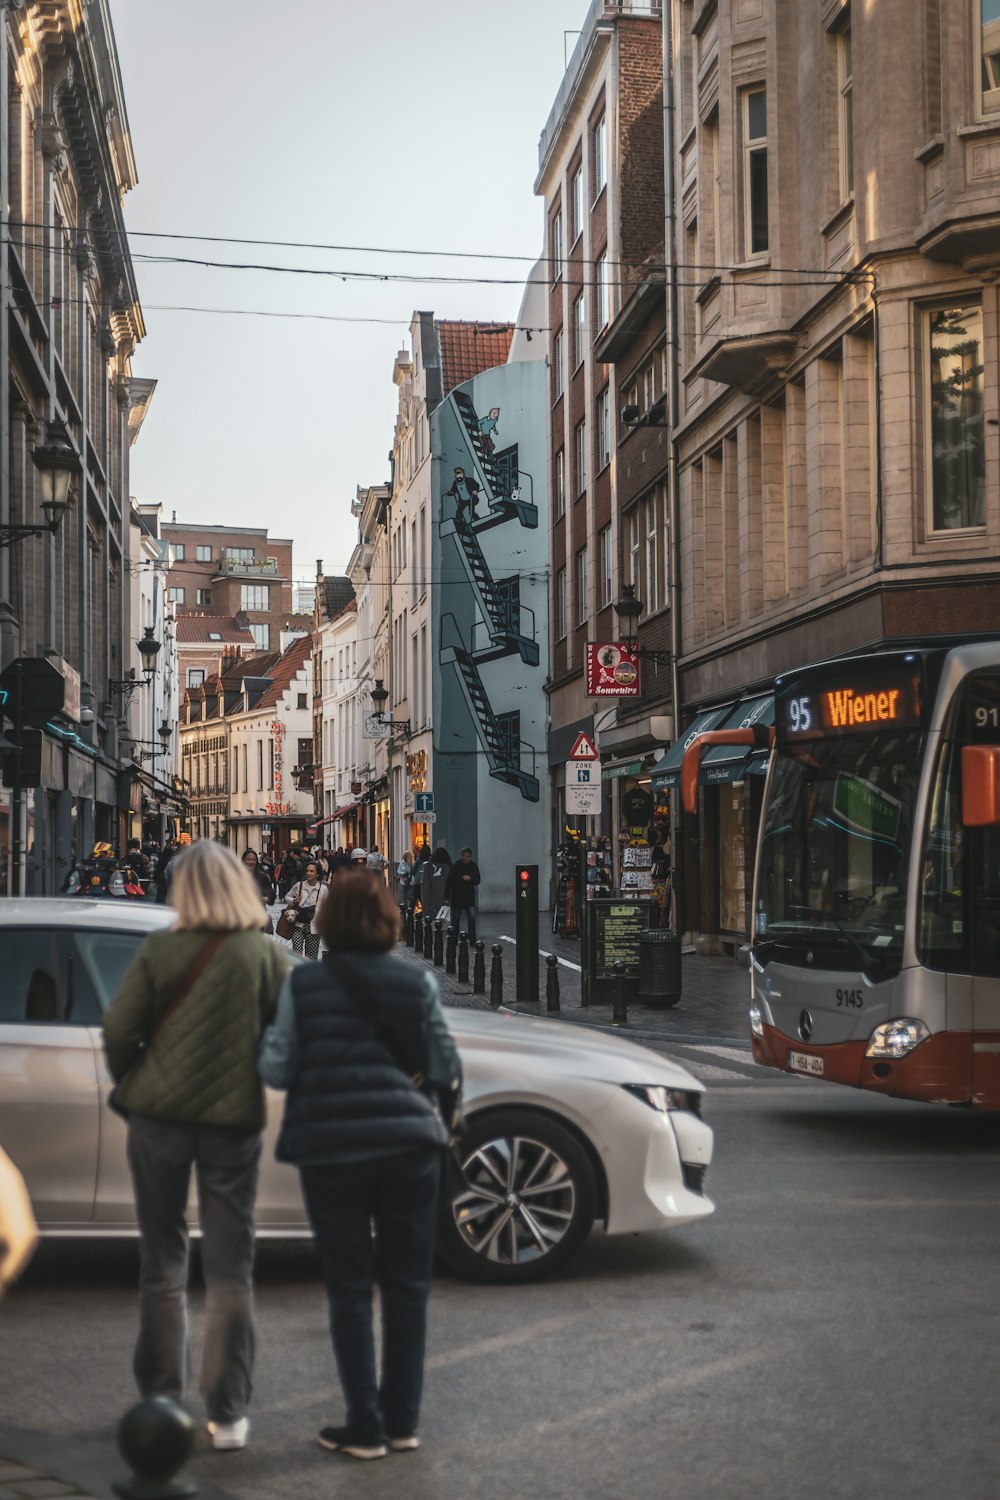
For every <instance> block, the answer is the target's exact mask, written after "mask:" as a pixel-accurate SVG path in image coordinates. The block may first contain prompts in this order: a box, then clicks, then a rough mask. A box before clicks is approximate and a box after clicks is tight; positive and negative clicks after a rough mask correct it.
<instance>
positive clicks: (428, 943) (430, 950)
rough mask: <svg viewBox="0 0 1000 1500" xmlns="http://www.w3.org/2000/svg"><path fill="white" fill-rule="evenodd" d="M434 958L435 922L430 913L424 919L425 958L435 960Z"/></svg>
mask: <svg viewBox="0 0 1000 1500" xmlns="http://www.w3.org/2000/svg"><path fill="white" fill-rule="evenodd" d="M433 956H434V922H433V920H432V918H431V915H430V912H428V913H427V916H426V917H425V918H424V957H425V958H433Z"/></svg>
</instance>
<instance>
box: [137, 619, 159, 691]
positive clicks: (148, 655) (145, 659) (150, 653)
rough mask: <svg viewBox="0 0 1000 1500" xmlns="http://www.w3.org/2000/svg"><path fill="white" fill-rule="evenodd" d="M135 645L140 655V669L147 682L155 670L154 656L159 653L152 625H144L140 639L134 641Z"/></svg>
mask: <svg viewBox="0 0 1000 1500" xmlns="http://www.w3.org/2000/svg"><path fill="white" fill-rule="evenodd" d="M136 645H137V646H138V648H139V655H140V656H141V657H142V670H143V672H144V673H145V675H146V681H147V682H149V681H150V680H151V679H152V677H153V674H154V673H155V671H156V658H157V657H158V656H159V654H160V645H161V643H160V642H159V641H158V640H157V639H156V637H155V635H154V634H153V627H152V625H147V626H146V628H145V630H144V631H143V632H142V640H141V641H136Z"/></svg>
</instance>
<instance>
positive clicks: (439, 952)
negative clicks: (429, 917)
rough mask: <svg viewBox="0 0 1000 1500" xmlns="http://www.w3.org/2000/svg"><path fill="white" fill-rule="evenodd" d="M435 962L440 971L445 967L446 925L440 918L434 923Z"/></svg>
mask: <svg viewBox="0 0 1000 1500" xmlns="http://www.w3.org/2000/svg"><path fill="white" fill-rule="evenodd" d="M434 962H435V963H436V964H437V966H438V968H439V969H440V968H442V967H443V965H444V923H443V922H442V920H441V918H440V917H438V919H437V921H436V922H435V923H434Z"/></svg>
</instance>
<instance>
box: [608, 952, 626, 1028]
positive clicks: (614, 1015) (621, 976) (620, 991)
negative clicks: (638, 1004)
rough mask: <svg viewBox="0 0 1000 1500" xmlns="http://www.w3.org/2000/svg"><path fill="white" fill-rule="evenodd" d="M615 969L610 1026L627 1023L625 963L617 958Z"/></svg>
mask: <svg viewBox="0 0 1000 1500" xmlns="http://www.w3.org/2000/svg"><path fill="white" fill-rule="evenodd" d="M614 971H615V1000H614V1006H613V1007H612V1011H611V1024H612V1026H627V1025H628V1006H627V1005H626V1004H625V965H624V964H623V963H622V961H621V959H620V958H619V959H617V960H616V961H615V965H614Z"/></svg>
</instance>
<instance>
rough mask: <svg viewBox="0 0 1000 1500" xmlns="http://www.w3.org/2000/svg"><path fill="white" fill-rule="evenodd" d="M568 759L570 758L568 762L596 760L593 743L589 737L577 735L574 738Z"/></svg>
mask: <svg viewBox="0 0 1000 1500" xmlns="http://www.w3.org/2000/svg"><path fill="white" fill-rule="evenodd" d="M569 758H570V760H596V759H597V750H596V749H595V747H594V742H593V740H592V739H591V738H590V736H589V735H586V734H578V735H577V737H576V743H575V744H574V746H573V748H572V750H571V751H570V752H569Z"/></svg>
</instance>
